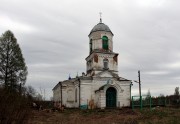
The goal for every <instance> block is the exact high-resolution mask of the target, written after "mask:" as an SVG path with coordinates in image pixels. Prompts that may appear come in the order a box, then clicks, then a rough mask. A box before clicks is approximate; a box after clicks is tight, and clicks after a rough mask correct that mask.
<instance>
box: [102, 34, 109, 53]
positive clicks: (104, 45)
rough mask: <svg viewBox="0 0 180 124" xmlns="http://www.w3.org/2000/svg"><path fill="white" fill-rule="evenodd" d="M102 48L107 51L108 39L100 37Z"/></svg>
mask: <svg viewBox="0 0 180 124" xmlns="http://www.w3.org/2000/svg"><path fill="white" fill-rule="evenodd" d="M102 45H103V46H102V48H103V49H105V50H108V49H109V48H108V37H107V36H103V37H102Z"/></svg>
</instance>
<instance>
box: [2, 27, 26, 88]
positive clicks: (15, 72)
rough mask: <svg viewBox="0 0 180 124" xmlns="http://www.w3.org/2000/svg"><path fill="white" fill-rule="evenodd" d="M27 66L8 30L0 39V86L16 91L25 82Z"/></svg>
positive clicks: (13, 37)
mask: <svg viewBox="0 0 180 124" xmlns="http://www.w3.org/2000/svg"><path fill="white" fill-rule="evenodd" d="M27 74H28V72H27V66H26V63H25V60H24V58H23V55H22V52H21V49H20V47H19V44H18V43H17V40H16V38H15V36H14V34H13V33H12V32H11V31H10V30H8V31H6V32H5V33H4V34H2V36H1V37H0V84H3V85H4V86H5V87H10V88H13V89H17V88H18V86H19V84H20V83H21V84H22V85H24V84H25V82H26V77H27Z"/></svg>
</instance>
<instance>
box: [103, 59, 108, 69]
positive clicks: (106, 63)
mask: <svg viewBox="0 0 180 124" xmlns="http://www.w3.org/2000/svg"><path fill="white" fill-rule="evenodd" d="M103 63H104V69H109V67H108V63H109V61H108V59H104V60H103Z"/></svg>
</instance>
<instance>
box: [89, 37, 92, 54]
mask: <svg viewBox="0 0 180 124" xmlns="http://www.w3.org/2000/svg"><path fill="white" fill-rule="evenodd" d="M89 47H90V53H91V52H92V39H91V40H90V43H89Z"/></svg>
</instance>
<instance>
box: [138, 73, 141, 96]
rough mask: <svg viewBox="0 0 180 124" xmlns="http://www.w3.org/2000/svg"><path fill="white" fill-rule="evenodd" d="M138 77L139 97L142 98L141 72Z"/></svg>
mask: <svg viewBox="0 0 180 124" xmlns="http://www.w3.org/2000/svg"><path fill="white" fill-rule="evenodd" d="M138 77H139V96H141V77H140V70H139V71H138Z"/></svg>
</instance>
